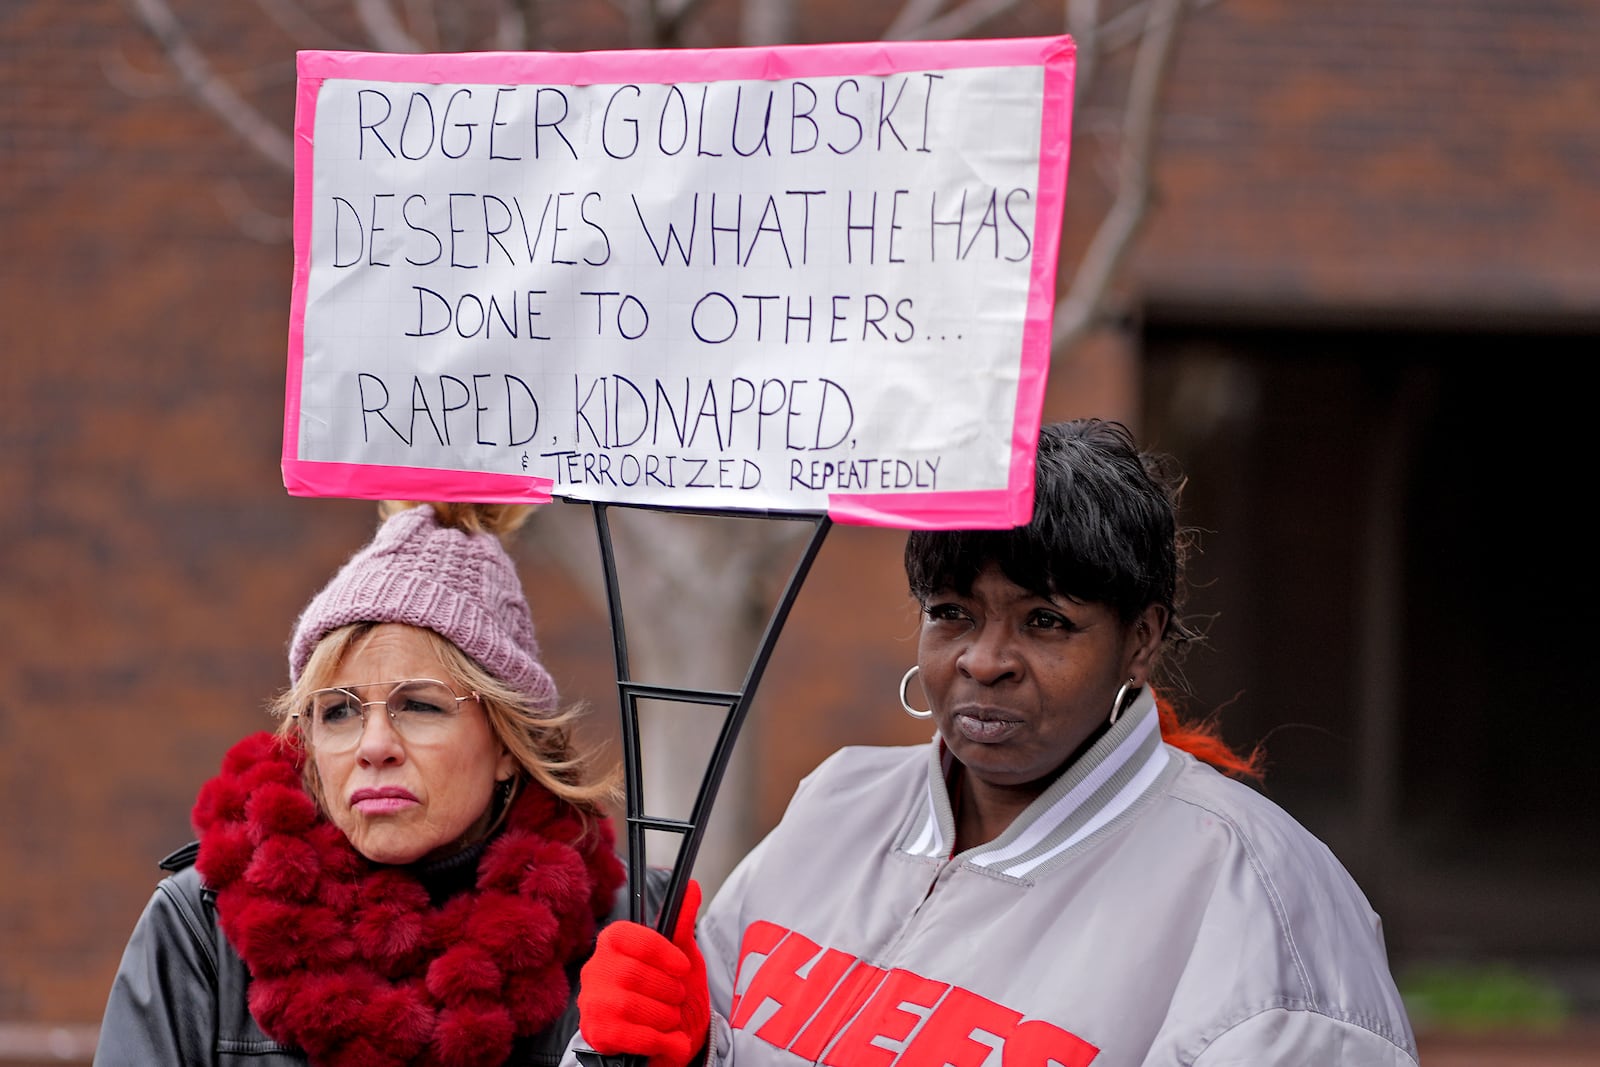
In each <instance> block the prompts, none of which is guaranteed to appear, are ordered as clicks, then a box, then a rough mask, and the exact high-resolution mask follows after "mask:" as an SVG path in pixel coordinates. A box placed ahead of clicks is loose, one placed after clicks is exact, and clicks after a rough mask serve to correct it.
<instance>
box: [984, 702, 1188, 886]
mask: <svg viewBox="0 0 1600 1067" xmlns="http://www.w3.org/2000/svg"><path fill="white" fill-rule="evenodd" d="M1159 731H1160V723H1159V720H1158V718H1157V717H1156V716H1155V715H1146V716H1144V717H1143V719H1142V720H1141V721H1140V722H1139V723H1138V724H1137V725H1136V726H1135V727H1134V729H1133V730H1132V731H1131V732H1130V733H1129V734H1128V736H1127V737H1125V738H1123V739H1122V742H1121V743H1120V744H1119V745H1117V747H1116V748H1114V749H1112V750H1111V751H1110V752H1109V753H1107V754H1106V757H1105V759H1103V760H1101V761H1100V763H1099V764H1097V765H1096V766H1094V767H1093V768H1091V769H1090V770H1089V772H1088V773H1087V774H1085V775H1084V776H1083V780H1082V781H1080V782H1078V783H1077V784H1076V785H1074V786H1072V787H1071V788H1070V789H1068V790H1067V791H1066V792H1065V793H1063V794H1062V795H1061V796H1060V797H1059V798H1057V799H1056V800H1055V801H1054V802H1053V803H1051V804H1050V806H1049V807H1047V808H1046V809H1045V810H1044V811H1041V812H1040V813H1039V814H1038V816H1037V817H1036V818H1035V819H1033V821H1032V822H1031V823H1029V824H1028V826H1027V827H1025V828H1024V829H1023V830H1022V832H1021V833H1019V834H1018V835H1017V836H1016V838H1015V839H1014V840H1012V841H1011V842H1010V843H1008V844H1005V845H1002V846H1000V847H998V848H994V849H986V850H984V852H983V854H982V855H981V856H974V857H973V858H972V862H973V863H975V864H977V865H979V866H980V867H997V866H999V865H1000V864H1002V863H1005V862H1006V861H1008V860H1012V859H1016V858H1017V857H1018V856H1022V855H1025V854H1026V853H1029V852H1031V851H1033V850H1034V849H1036V848H1038V847H1039V845H1040V844H1041V843H1043V842H1044V841H1045V839H1046V838H1048V837H1051V836H1052V835H1054V834H1056V833H1058V832H1059V831H1060V830H1062V829H1063V827H1064V826H1065V824H1066V823H1067V822H1068V821H1069V820H1070V819H1072V818H1073V817H1074V816H1079V817H1083V816H1087V815H1088V814H1089V813H1088V811H1087V810H1086V808H1087V805H1088V803H1089V801H1090V800H1091V799H1092V798H1093V797H1094V795H1095V794H1096V793H1097V792H1099V791H1100V790H1101V788H1102V787H1104V786H1105V784H1106V783H1107V782H1108V781H1110V780H1111V779H1112V778H1113V777H1114V776H1115V775H1117V773H1118V772H1120V771H1124V770H1128V771H1130V772H1131V770H1132V768H1131V767H1130V764H1132V763H1133V761H1134V760H1135V759H1137V758H1138V756H1139V755H1140V754H1141V750H1143V749H1146V748H1149V747H1153V748H1154V749H1155V750H1156V751H1160V748H1161V746H1160V744H1159V743H1157V744H1154V745H1153V746H1152V745H1151V740H1152V735H1159ZM1157 740H1159V738H1157ZM1146 766H1148V762H1147V763H1146ZM1140 773H1143V772H1142V771H1141V772H1140ZM1123 791H1125V790H1123ZM1117 795H1118V796H1120V795H1121V792H1119V793H1118V794H1117ZM1051 851H1054V849H1053V848H1052V850H1051Z"/></svg>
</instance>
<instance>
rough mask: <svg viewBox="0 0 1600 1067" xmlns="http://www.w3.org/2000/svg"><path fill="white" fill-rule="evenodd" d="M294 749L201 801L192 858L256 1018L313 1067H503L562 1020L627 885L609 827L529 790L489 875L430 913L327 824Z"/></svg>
mask: <svg viewBox="0 0 1600 1067" xmlns="http://www.w3.org/2000/svg"><path fill="white" fill-rule="evenodd" d="M298 756H299V753H298V752H297V751H296V750H294V749H292V748H290V747H288V746H286V745H285V744H284V743H283V742H281V741H279V740H278V739H277V738H275V737H274V736H273V735H271V734H267V733H260V734H255V735H253V736H251V737H248V738H246V739H244V740H243V741H241V742H240V743H239V744H237V745H235V746H234V747H233V749H232V750H230V751H229V752H228V754H227V756H226V757H225V758H224V760H223V764H222V773H221V774H220V775H218V776H217V777H216V778H214V779H212V780H211V781H210V782H207V783H206V785H205V786H204V787H203V788H202V789H201V790H200V795H199V798H198V799H197V800H196V801H195V807H194V824H195V829H196V831H197V832H198V834H199V836H200V855H199V859H198V860H197V862H196V866H197V867H198V868H199V871H200V874H201V876H202V877H203V878H204V879H205V881H206V884H207V885H209V886H210V887H211V888H212V889H214V890H215V891H216V894H217V911H218V913H219V914H220V916H221V921H222V930H223V933H225V934H226V935H227V937H228V941H229V943H230V944H232V945H233V947H234V949H235V950H236V951H238V953H239V955H240V956H241V957H242V958H243V959H244V961H245V963H246V965H247V966H248V967H249V968H250V974H251V976H252V980H251V983H250V1012H251V1014H252V1015H253V1016H254V1017H255V1019H256V1021H257V1022H258V1023H259V1024H260V1025H261V1028H262V1030H264V1031H265V1032H266V1033H267V1034H268V1035H270V1036H271V1037H272V1038H273V1039H274V1040H277V1041H280V1042H283V1043H285V1044H291V1045H294V1046H297V1047H299V1048H300V1049H301V1050H303V1051H304V1052H305V1053H306V1054H307V1055H308V1056H309V1057H310V1059H311V1062H312V1063H315V1064H317V1065H319V1067H379V1065H383V1067H398V1065H401V1064H417V1065H429V1067H494V1065H497V1064H501V1063H503V1062H504V1061H505V1060H506V1058H507V1057H508V1056H509V1055H510V1054H511V1049H512V1043H513V1041H514V1040H515V1039H517V1038H519V1037H526V1036H530V1035H533V1034H537V1033H539V1032H540V1031H541V1030H543V1029H544V1028H545V1027H547V1026H549V1025H550V1024H551V1023H552V1022H554V1021H555V1020H556V1019H558V1018H559V1017H560V1016H561V1014H562V1013H563V1012H564V1011H565V1010H566V1007H567V1001H568V999H569V996H570V990H569V986H568V981H567V975H566V972H565V967H566V965H567V963H568V962H569V961H571V960H572V959H573V958H574V957H575V956H577V955H579V954H581V953H583V952H584V951H586V950H587V949H588V948H589V946H590V945H591V944H592V943H593V940H594V936H595V929H596V926H597V922H596V920H597V919H599V918H601V917H603V916H604V915H606V914H607V913H608V912H609V911H610V910H611V904H612V897H613V894H614V893H615V891H616V889H617V887H618V886H619V885H620V884H621V883H622V880H623V877H624V875H623V868H622V864H621V862H620V861H619V860H618V859H617V857H616V855H615V854H614V852H613V848H612V846H613V836H612V831H611V827H610V824H609V823H607V822H605V821H603V820H602V821H593V820H591V822H590V825H589V826H588V827H587V828H586V827H585V825H584V822H583V821H582V820H581V819H580V818H579V817H578V814H577V812H576V811H575V809H573V808H572V807H571V806H569V805H567V804H565V803H563V802H562V801H559V800H557V799H556V798H555V797H553V796H551V795H550V794H549V793H548V792H547V791H546V790H544V789H542V788H540V787H539V786H537V785H534V784H532V783H525V784H524V788H523V789H522V790H521V792H520V795H519V796H518V797H517V798H516V800H515V801H514V803H513V804H512V808H511V812H510V814H509V816H508V818H507V820H506V823H505V825H504V827H503V829H502V830H501V832H500V833H499V834H498V835H496V837H495V838H494V840H493V841H492V842H491V843H490V844H489V846H488V848H487V849H485V850H484V853H483V856H482V858H481V859H480V860H479V863H478V874H477V882H476V887H475V888H474V889H473V890H471V891H469V892H466V893H462V894H459V895H457V896H456V897H454V898H452V899H450V900H447V901H445V902H444V903H442V904H441V905H439V906H437V907H435V906H434V905H433V904H432V902H431V901H430V900H429V897H428V893H427V890H426V889H425V888H424V887H423V885H422V884H421V883H420V882H419V881H418V880H417V879H416V878H415V877H414V876H413V875H411V874H410V873H409V872H407V871H406V870H405V869H403V868H399V867H385V866H383V865H381V864H373V863H370V862H368V861H367V860H366V859H365V858H363V857H362V856H361V855H360V853H358V852H356V851H355V849H354V848H353V847H351V845H350V843H349V841H348V840H347V839H346V838H345V836H344V834H343V833H341V832H340V831H339V830H338V828H336V827H335V826H334V825H333V824H332V823H330V822H328V821H327V820H326V819H325V818H323V817H322V816H321V815H320V814H319V813H318V811H317V808H316V805H315V803H313V801H312V800H311V798H310V797H309V796H308V795H307V794H306V792H305V789H304V788H303V787H302V785H301V782H300V771H299V760H298Z"/></svg>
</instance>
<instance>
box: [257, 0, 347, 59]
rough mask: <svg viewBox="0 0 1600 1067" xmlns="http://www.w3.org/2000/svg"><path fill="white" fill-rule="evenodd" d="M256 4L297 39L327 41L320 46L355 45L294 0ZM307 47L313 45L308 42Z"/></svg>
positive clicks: (277, 24) (259, 1)
mask: <svg viewBox="0 0 1600 1067" xmlns="http://www.w3.org/2000/svg"><path fill="white" fill-rule="evenodd" d="M255 3H256V6H257V7H258V8H260V9H261V11H262V13H263V14H265V15H266V16H267V18H268V19H270V20H271V21H272V24H273V25H274V26H276V27H278V29H280V30H282V31H283V33H284V35H285V36H287V37H289V38H290V39H291V40H296V41H306V42H312V41H321V42H325V43H324V44H322V45H320V46H319V47H332V48H341V49H349V48H353V47H354V45H352V44H350V43H349V42H347V41H345V40H344V39H343V38H341V37H340V36H339V35H338V34H336V33H334V32H333V31H332V30H329V29H328V28H327V27H326V26H324V25H323V24H322V23H320V22H318V21H317V20H316V19H315V18H313V17H311V15H309V14H307V13H306V10H305V8H304V7H302V6H301V5H299V4H297V3H295V2H294V0H255ZM305 47H307V48H310V47H312V46H311V44H310V43H307V44H306V46H305Z"/></svg>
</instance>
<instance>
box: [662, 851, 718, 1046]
mask: <svg viewBox="0 0 1600 1067" xmlns="http://www.w3.org/2000/svg"><path fill="white" fill-rule="evenodd" d="M699 916H700V883H699V882H697V881H695V880H694V879H693V878H691V879H689V885H688V886H687V887H686V888H685V889H684V891H683V907H681V908H680V909H679V910H678V923H677V926H676V927H675V928H674V929H673V931H672V944H673V946H674V947H675V948H677V949H678V950H679V951H680V952H682V953H683V954H684V956H685V957H687V959H688V961H689V973H688V974H687V975H685V976H684V979H683V985H684V992H685V994H686V996H685V998H684V1002H683V1032H684V1033H685V1034H687V1035H688V1036H689V1044H690V1047H692V1048H693V1049H695V1050H696V1053H695V1056H694V1057H692V1059H693V1060H694V1061H695V1062H698V1061H699V1059H700V1058H701V1051H702V1050H703V1049H704V1048H705V1045H706V1042H707V1041H708V1040H710V1037H711V990H710V987H709V986H708V985H707V983H706V958H705V957H704V956H702V955H701V954H700V946H699V945H697V944H696V943H695V939H694V927H695V922H696V920H698V918H699ZM650 1067H680V1065H678V1064H672V1065H665V1064H657V1063H655V1062H653V1061H652V1063H651V1065H650Z"/></svg>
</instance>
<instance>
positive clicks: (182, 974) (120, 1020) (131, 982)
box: [94, 844, 668, 1067]
mask: <svg viewBox="0 0 1600 1067" xmlns="http://www.w3.org/2000/svg"><path fill="white" fill-rule="evenodd" d="M198 851H199V846H198V845H195V844H190V845H188V846H186V847H184V848H182V849H179V850H178V851H177V852H174V853H173V854H172V855H170V856H168V857H167V858H166V859H164V860H162V861H161V866H162V868H163V869H164V870H167V871H170V872H172V873H171V875H170V876H169V877H167V878H164V879H162V880H161V882H160V883H159V884H158V885H157V886H156V889H155V893H154V895H153V896H152V897H151V898H150V903H149V904H148V905H147V906H146V907H145V910H144V914H143V915H141V916H140V917H139V922H138V923H137V925H135V926H134V929H133V935H132V936H131V937H130V938H129V940H128V947H127V949H126V950H125V951H124V952H123V955H122V964H121V966H120V967H118V968H117V976H116V978H115V980H114V981H113V982H112V986H111V995H110V997H109V999H108V1000H107V1003H106V1011H105V1015H104V1017H103V1018H102V1020H101V1024H100V1040H99V1045H98V1047H97V1048H96V1049H95V1056H94V1062H95V1067H123V1065H127V1067H158V1065H159V1067H197V1065H202V1064H204V1065H216V1067H225V1065H230V1064H239V1065H242V1064H249V1065H250V1067H304V1065H305V1064H306V1063H307V1062H308V1061H307V1060H306V1057H305V1054H304V1053H302V1052H299V1051H298V1050H296V1049H293V1048H288V1047H285V1046H284V1045H281V1044H279V1043H278V1042H276V1041H274V1040H272V1038H270V1037H268V1036H267V1035H266V1034H264V1033H262V1032H261V1028H260V1027H259V1026H257V1025H256V1021H255V1019H254V1018H252V1017H251V1015H250V1009H249V999H248V995H247V994H248V989H249V984H250V972H249V970H248V969H246V967H245V964H244V961H243V960H242V959H240V958H239V954H238V953H237V952H235V951H234V950H233V946H232V945H230V944H228V939H227V938H226V937H224V936H223V934H222V928H221V926H220V925H219V924H218V922H217V909H216V894H214V893H213V892H212V891H211V890H210V889H208V888H206V886H205V884H204V883H203V882H202V881H201V879H200V874H199V872H198V871H196V870H195V868H194V859H195V855H196V854H197V853H198ZM667 876H668V872H666V871H663V870H655V869H652V870H651V871H650V872H649V873H648V876H647V877H646V879H645V900H646V908H647V909H649V913H650V914H654V911H655V909H657V908H659V907H660V902H661V900H662V899H663V898H665V896H666V884H667ZM627 917H628V887H627V883H626V882H624V883H623V885H622V888H621V889H619V890H618V891H617V899H616V904H615V905H614V906H613V907H612V909H611V914H610V916H608V917H607V919H606V920H605V921H606V922H608V923H609V922H612V921H614V920H616V919H626V918H627ZM579 966H581V961H580V962H575V963H574V964H572V966H571V967H569V968H568V978H569V979H570V980H571V982H572V988H573V993H574V999H573V1000H571V1001H569V1002H568V1004H567V1010H566V1013H565V1014H564V1015H563V1016H562V1017H561V1018H560V1019H559V1020H558V1021H557V1022H556V1023H555V1024H554V1025H552V1026H550V1027H549V1028H547V1029H546V1030H545V1031H544V1032H542V1033H540V1034H537V1035H535V1036H534V1037H532V1038H529V1039H526V1040H523V1041H519V1042H518V1043H517V1045H516V1047H515V1048H514V1049H513V1050H512V1055H511V1058H510V1059H509V1060H507V1061H506V1064H507V1067H513V1065H514V1067H523V1065H533V1067H555V1065H556V1064H557V1063H559V1062H560V1060H561V1054H562V1052H563V1051H564V1050H565V1049H566V1047H567V1043H568V1041H569V1040H571V1037H572V1035H573V1034H574V1033H575V1032H577V1029H578V1005H577V1000H576V993H577V986H578V968H579Z"/></svg>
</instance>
